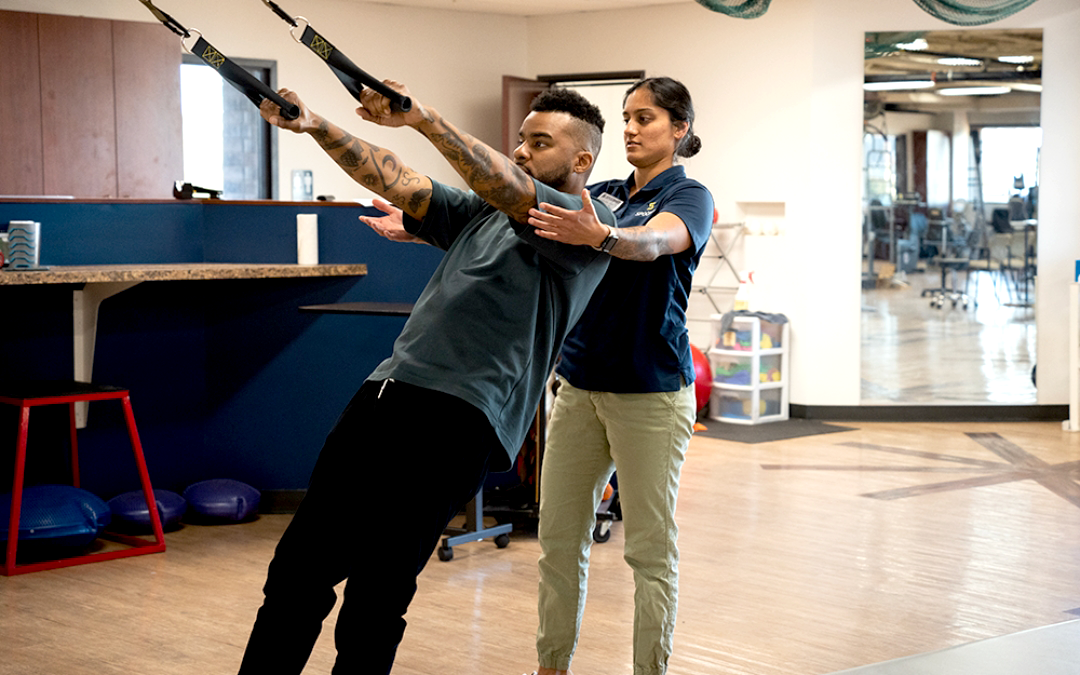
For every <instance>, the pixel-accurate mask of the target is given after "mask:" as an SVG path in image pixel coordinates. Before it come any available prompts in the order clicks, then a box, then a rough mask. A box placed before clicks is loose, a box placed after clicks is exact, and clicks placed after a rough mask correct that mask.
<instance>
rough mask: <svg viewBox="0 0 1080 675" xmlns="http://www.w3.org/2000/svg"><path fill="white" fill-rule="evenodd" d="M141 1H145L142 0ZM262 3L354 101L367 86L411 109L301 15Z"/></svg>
mask: <svg viewBox="0 0 1080 675" xmlns="http://www.w3.org/2000/svg"><path fill="white" fill-rule="evenodd" d="M143 1H144V2H145V0H143ZM263 4H265V5H266V6H267V7H269V8H270V10H271V11H273V12H274V14H277V15H278V16H279V17H280V18H281V20H282V21H284V22H285V23H287V24H289V25H290V26H292V29H290V31H289V32H290V33H291V34H292V36H293V39H295V40H296V41H297V42H299V43H300V44H302V45H304V46H306V47H307V48H308V49H310V50H311V51H313V52H315V53H316V54H317V55H318V56H319V58H321V59H322V60H323V61H325V62H326V65H327V66H329V67H330V70H331V71H332V72H333V73H334V75H336V76H337V78H338V79H339V80H341V83H342V84H343V85H345V88H346V89H347V90H348V91H349V93H350V94H352V96H353V98H355V99H356V100H357V101H359V100H360V92H362V91H363V90H364V85H367V86H369V87H371V88H372V89H374V90H375V91H377V92H379V93H380V94H382V95H383V96H385V97H386V98H387V99H389V100H390V108H391V109H392V110H395V111H400V112H409V111H410V110H412V99H410V98H409V97H408V96H402V95H401V94H399V93H398V92H396V91H394V90H393V89H391V88H390V87H388V86H386V85H385V84H383V83H382V82H380V81H379V80H376V79H375V78H374V77H372V76H371V75H369V74H367V73H366V72H364V71H363V70H361V69H360V68H359V67H357V65H356V64H355V63H353V62H352V61H350V60H349V57H347V56H345V55H344V54H342V53H341V52H340V51H339V50H337V49H336V48H335V47H334V45H332V44H330V41H329V40H327V39H326V38H324V37H323V36H321V35H319V34H318V33H316V32H315V29H313V28H312V27H311V24H310V22H308V20H307V19H305V18H304V17H302V16H298V17H290V16H289V15H288V14H287V13H286V12H285V10H283V9H281V7H279V6H278V5H277V3H275V2H273V1H272V0H263ZM300 21H303V22H304V30H303V32H302V33H301V35H300V37H296V30H297V29H299V28H300V23H299V22H300Z"/></svg>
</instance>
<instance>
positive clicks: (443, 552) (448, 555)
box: [437, 547, 454, 562]
mask: <svg viewBox="0 0 1080 675" xmlns="http://www.w3.org/2000/svg"><path fill="white" fill-rule="evenodd" d="M437 553H438V554H439V560H441V561H443V562H450V561H451V560H453V559H454V549H452V548H442V547H439V549H438V550H437Z"/></svg>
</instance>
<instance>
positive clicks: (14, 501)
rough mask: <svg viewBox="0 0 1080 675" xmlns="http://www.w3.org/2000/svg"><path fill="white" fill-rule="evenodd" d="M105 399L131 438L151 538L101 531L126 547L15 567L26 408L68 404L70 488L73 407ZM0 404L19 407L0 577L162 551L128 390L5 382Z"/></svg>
mask: <svg viewBox="0 0 1080 675" xmlns="http://www.w3.org/2000/svg"><path fill="white" fill-rule="evenodd" d="M109 399H119V400H120V402H121V403H122V404H123V406H124V418H125V419H126V421H127V430H128V437H129V438H130V440H131V449H132V451H133V452H134V454H135V464H136V465H137V467H138V470H139V480H140V482H141V484H142V490H143V495H144V496H145V497H146V505H147V507H148V508H149V510H150V522H151V525H152V526H153V530H154V540H153V541H148V540H146V539H143V538H141V537H134V536H130V535H124V534H118V533H114V532H107V533H103V534H102V535H101V536H102V537H105V538H108V539H111V540H113V541H117V542H120V543H122V544H127V545H128V546H130V547H131V548H126V549H118V550H113V551H102V552H99V553H88V554H85V555H77V556H72V557H69V558H62V559H60V560H48V561H44V562H34V563H27V564H23V565H16V564H15V551H16V549H17V547H18V544H19V512H20V510H21V508H22V494H23V473H24V471H25V469H26V436H27V430H28V428H29V426H30V408H32V407H34V406H41V405H56V404H62V403H66V404H67V405H68V409H69V411H70V414H69V418H70V420H71V427H70V429H71V478H72V485H74V486H75V487H79V445H78V441H77V439H76V432H75V403H76V402H79V401H104V400H109ZM0 403H6V404H8V405H13V406H16V407H18V408H19V431H18V436H17V438H16V441H15V477H14V480H13V485H12V489H11V520H10V522H9V523H8V540H7V553H6V556H5V558H4V563H3V565H0V574H2V575H4V576H13V575H16V574H25V573H27V572H37V571H39V570H50V569H57V568H59V567H70V566H71V565H82V564H84V563H89V562H100V561H105V560H114V559H116V558H126V557H128V556H133V555H145V554H147V553H161V552H163V551H164V550H165V534H164V532H163V530H162V527H161V516H160V514H158V510H157V504H156V501H155V499H154V491H153V488H151V487H150V474H149V473H148V472H147V470H146V459H145V458H144V457H143V451H142V444H141V443H140V442H139V432H138V431H137V430H136V428H135V416H134V414H133V413H132V411H131V398H130V394H129V393H128V390H126V389H122V388H120V387H111V386H108V385H100V384H91V383H88V382H76V381H74V380H68V381H51V382H21V383H19V382H16V383H5V384H2V385H0ZM0 526H2V524H0Z"/></svg>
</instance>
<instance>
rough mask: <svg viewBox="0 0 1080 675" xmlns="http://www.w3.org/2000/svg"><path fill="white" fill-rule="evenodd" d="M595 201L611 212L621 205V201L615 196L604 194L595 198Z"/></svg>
mask: <svg viewBox="0 0 1080 675" xmlns="http://www.w3.org/2000/svg"><path fill="white" fill-rule="evenodd" d="M596 199H597V200H598V201H600V203H602V204H603V205H604V206H606V207H608V208H609V209H611V210H612V212H614V211H616V210H618V208H619V207H620V206H622V205H623V200H621V199H619V198H618V197H616V196H615V195H611V194H608V193H606V192H605V193H604V194H602V195H600V196H599V197H597V198H596Z"/></svg>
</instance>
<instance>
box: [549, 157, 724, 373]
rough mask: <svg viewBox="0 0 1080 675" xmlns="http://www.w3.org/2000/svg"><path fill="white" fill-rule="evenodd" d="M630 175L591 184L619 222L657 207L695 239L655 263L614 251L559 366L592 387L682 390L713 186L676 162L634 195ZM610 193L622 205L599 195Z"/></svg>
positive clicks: (690, 366)
mask: <svg viewBox="0 0 1080 675" xmlns="http://www.w3.org/2000/svg"><path fill="white" fill-rule="evenodd" d="M633 178H634V177H633V175H632V174H631V176H630V177H629V178H628V179H626V180H610V181H605V182H602V183H597V184H596V185H592V186H590V187H589V192H590V193H592V197H593V200H594V201H598V200H599V201H604V202H607V203H608V205H609V206H612V211H614V212H615V217H616V218H617V219H618V221H619V227H620V228H623V227H637V226H640V225H645V224H646V223H647V222H648V221H649V219H650V218H652V217H653V216H655V215H656V214H658V213H663V212H670V213H673V214H674V215H676V216H678V217H679V218H681V219H682V221H683V223H685V224H686V227H687V229H688V230H689V232H690V237H691V239H692V240H693V242H694V243H693V245H692V246H691V247H690V248H689V249H687V250H685V251H683V252H681V253H677V254H675V255H665V256H660V257H659V258H657V259H656V260H654V261H652V262H636V261H632V260H622V259H620V258H616V257H614V256H612V258H611V264H610V265H609V266H608V270H607V273H606V274H605V275H604V279H603V281H601V282H600V286H599V287H598V288H597V289H596V292H594V293H593V296H592V299H591V300H590V301H589V305H588V306H587V307H586V309H585V313H584V315H582V317H581V319H580V320H579V321H578V323H577V325H576V326H575V327H574V329H573V330H572V331H571V332H570V335H569V336H567V338H566V342H565V344H564V345H563V349H562V354H561V357H562V358H561V359H560V361H559V365H558V366H557V367H556V372H557V373H558V374H559V375H561V376H562V377H565V378H566V379H567V380H568V381H569V382H570V384H572V385H574V386H575V387H577V388H579V389H585V390H588V391H605V392H614V393H624V394H625V393H647V392H658V391H678V390H679V389H681V388H682V387H683V384H684V383H686V384H689V383H691V382H693V381H694V362H693V356H692V355H691V353H690V338H689V335H688V333H687V330H686V306H687V303H688V301H689V297H690V284H691V280H692V279H693V275H694V270H695V269H696V268H697V265H698V261H699V260H700V259H701V253H702V251H703V250H704V249H705V244H706V243H707V242H708V240H709V233H710V231H711V229H712V222H713V199H712V195H711V194H710V193H709V190H708V189H707V188H706V187H705V186H704V185H702V184H701V183H698V182H697V181H695V180H692V179H690V178H687V177H686V170H685V169H684V168H683V167H682V166H673V167H672V168H670V169H668V170H667V171H665V172H663V173H662V174H660V175H659V176H656V177H655V178H653V179H652V180H651V181H649V183H648V185H646V186H645V187H643V188H642V189H641V190H638V192H637V193H636V194H634V196H633V197H630V196H629V195H630V189H631V188H632V187H633ZM605 194H607V195H610V196H611V197H614V198H615V199H616V200H618V201H619V202H621V204H617V205H613V201H612V200H611V199H610V198H608V197H602V196H601V195H605Z"/></svg>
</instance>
